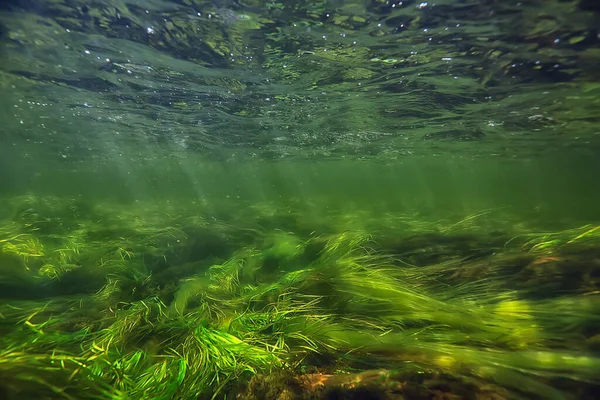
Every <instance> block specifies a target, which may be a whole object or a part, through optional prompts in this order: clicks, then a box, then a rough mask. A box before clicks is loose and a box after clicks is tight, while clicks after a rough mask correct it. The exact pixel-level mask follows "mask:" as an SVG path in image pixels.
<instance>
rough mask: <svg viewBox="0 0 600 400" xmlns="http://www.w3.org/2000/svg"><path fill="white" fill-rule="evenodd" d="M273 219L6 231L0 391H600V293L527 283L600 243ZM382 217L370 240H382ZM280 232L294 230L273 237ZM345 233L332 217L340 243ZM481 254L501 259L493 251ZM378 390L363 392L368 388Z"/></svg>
mask: <svg viewBox="0 0 600 400" xmlns="http://www.w3.org/2000/svg"><path fill="white" fill-rule="evenodd" d="M32 202H34V201H33V200H32V199H29V200H28V203H32ZM34 203H35V202H34ZM257 210H260V207H254V208H253V210H252V211H251V212H254V213H256V212H257ZM52 212H53V213H54V214H60V209H59V207H58V206H56V204H55V206H54V207H53V208H52ZM265 213H268V214H269V217H265V215H254V216H253V218H250V217H249V216H246V217H245V218H240V220H244V221H247V226H243V224H240V226H237V227H233V226H231V225H228V224H225V223H221V222H217V221H215V223H214V224H211V223H209V222H207V221H206V220H205V219H203V218H201V217H199V216H198V215H199V210H197V209H194V210H192V211H191V212H190V215H189V216H187V215H186V214H185V212H180V213H178V214H173V215H165V216H164V217H162V218H161V217H160V216H159V214H157V213H154V212H153V211H148V210H145V211H143V212H138V213H137V214H134V213H131V212H128V211H126V210H125V209H122V210H117V209H108V208H106V209H104V210H103V209H102V208H98V209H97V210H91V209H88V210H87V215H88V216H89V218H78V223H77V225H75V224H73V223H72V222H70V221H65V223H64V224H63V225H62V227H63V228H61V227H60V226H59V227H53V228H52V229H49V230H48V231H47V233H44V232H41V231H34V232H30V231H29V230H28V227H26V226H22V225H19V223H18V218H17V222H14V221H12V220H7V221H5V222H4V223H3V224H2V228H0V235H1V236H0V245H1V246H2V252H0V261H1V262H2V264H1V265H0V278H2V281H1V282H0V283H1V284H2V287H3V288H6V289H9V288H11V287H17V288H20V289H19V291H13V292H11V291H3V292H2V294H1V295H2V297H3V300H2V301H1V302H0V378H2V379H1V380H2V382H3V383H2V384H1V385H0V389H1V390H3V391H4V392H5V393H7V396H8V398H22V397H23V396H30V397H31V396H35V397H40V396H41V397H48V398H73V399H75V398H105V399H115V398H129V399H137V398H139V399H142V398H155V399H171V398H174V397H176V398H198V397H201V398H204V397H206V396H208V397H211V396H213V397H215V396H217V397H219V396H224V395H225V394H226V393H230V392H231V391H232V390H234V389H235V388H236V387H238V386H239V384H240V383H243V382H247V381H248V380H249V379H250V378H251V377H252V376H256V375H264V374H271V373H276V372H277V373H279V372H281V371H288V372H291V373H293V374H299V373H300V372H302V371H306V370H307V369H311V368H312V369H313V370H316V371H321V372H320V373H322V374H328V375H327V376H329V375H331V374H332V373H333V372H334V371H338V372H340V371H343V372H352V371H354V372H355V371H361V370H369V369H373V368H384V369H386V370H387V371H394V370H398V371H401V370H404V369H405V368H406V365H411V366H412V368H413V369H414V370H416V371H421V372H420V373H439V374H443V375H444V376H452V377H455V379H463V380H468V381H470V382H479V383H478V384H477V385H479V387H483V386H485V385H486V384H488V383H490V382H494V383H495V384H496V385H498V387H502V388H504V389H502V390H507V391H510V392H511V393H525V394H526V395H530V394H533V393H535V394H537V395H540V396H542V397H544V398H558V397H561V396H564V395H565V392H564V391H563V390H562V389H561V388H560V386H558V387H557V386H555V385H554V383H553V382H554V381H553V380H566V381H569V382H579V384H588V385H597V384H598V382H597V374H596V371H598V369H599V368H600V365H599V362H600V360H599V359H598V358H597V357H594V356H593V354H592V353H590V349H592V348H593V343H594V337H595V335H598V331H599V327H600V304H599V302H598V298H597V296H594V295H588V296H583V295H582V294H583V293H589V292H590V289H589V285H592V284H593V281H590V280H589V279H587V278H585V277H578V278H577V279H576V280H574V282H576V283H577V285H578V286H575V288H576V290H574V291H571V294H570V295H569V296H564V295H563V296H558V295H552V294H551V293H550V294H548V293H546V294H545V295H544V296H539V295H538V292H536V291H535V290H534V289H531V288H529V286H528V285H530V286H535V285H536V284H537V283H538V282H539V279H542V278H539V277H536V276H535V275H531V274H530V272H529V271H530V269H531V268H539V267H540V265H542V264H540V263H537V264H536V260H538V259H539V257H542V256H543V257H550V256H552V257H557V258H558V257H560V260H562V261H561V262H565V263H566V262H572V261H573V260H575V261H578V260H579V259H580V258H581V257H583V256H582V255H581V254H598V252H599V251H600V250H598V249H599V245H600V243H599V242H598V240H597V239H598V234H597V232H598V230H597V229H596V228H594V227H592V226H587V227H583V228H581V229H577V230H570V231H563V232H559V233H549V234H543V235H532V234H520V232H517V234H520V235H518V236H515V237H514V238H513V239H512V240H509V238H510V237H509V236H502V237H499V238H495V237H490V238H487V237H485V236H484V235H482V234H479V233H477V234H475V233H474V234H472V235H470V234H469V233H468V232H467V233H465V229H466V223H467V222H468V224H469V225H471V224H473V223H474V220H475V218H467V219H464V220H460V221H461V222H460V224H459V225H460V228H461V230H460V233H456V234H455V235H454V236H453V235H452V234H450V233H445V234H441V233H439V232H437V231H436V228H435V226H434V225H435V224H433V223H428V222H426V221H418V220H415V219H411V218H407V217H400V216H399V217H396V218H390V216H389V215H386V216H385V220H384V221H382V226H387V227H389V230H388V231H385V230H383V229H382V230H380V231H377V232H376V233H374V234H373V235H370V234H369V233H367V232H368V231H366V230H349V229H347V230H339V231H337V232H328V233H325V234H322V235H320V234H319V233H318V232H312V231H310V230H309V229H305V227H308V226H310V221H302V222H301V223H302V225H303V227H302V228H300V231H303V232H307V234H306V235H305V236H301V235H298V234H295V233H293V230H296V229H298V225H297V224H299V223H300V222H299V220H298V219H294V218H293V219H289V218H288V219H285V218H280V216H279V215H278V213H277V211H276V209H273V208H272V207H265ZM283 213H284V214H286V215H289V210H288V209H286V210H285V211H284V212H283ZM42 214H43V213H42ZM42 214H40V215H38V216H37V218H43V217H44V216H43V215H42ZM15 215H21V214H18V213H17V214H15ZM482 215H484V214H482ZM11 218H15V217H11ZM65 218H66V217H65ZM370 218H371V217H368V216H364V219H363V221H365V223H361V224H359V225H360V226H361V227H368V226H371V225H376V221H375V219H374V217H373V218H371V219H370ZM275 220H277V221H280V222H282V221H288V223H290V224H291V225H288V226H286V225H281V229H282V230H279V229H273V228H272V227H271V225H272V223H273V222H272V221H275ZM347 220H351V221H354V219H353V218H351V216H350V215H342V216H335V215H334V216H332V218H331V220H330V221H333V222H332V224H331V225H330V226H335V225H336V224H341V225H343V224H344V222H341V223H340V221H347ZM98 221H102V222H101V223H100V222H98ZM257 221H264V223H265V226H269V228H266V229H264V228H262V225H261V223H262V222H261V223H258V222H257ZM269 221H271V222H269ZM323 222H324V221H316V222H315V225H316V226H324V224H323ZM328 222H329V221H328ZM438 223H439V222H438ZM386 224H387V225H386ZM352 225H353V226H356V221H354V222H352ZM444 226H448V227H449V228H448V229H450V230H454V229H455V228H456V227H457V224H456V223H455V222H454V223H453V222H449V223H448V224H446V225H444ZM453 226H454V227H453ZM473 228H474V229H477V226H473ZM61 229H62V230H61ZM283 229H285V230H283ZM233 238H237V240H238V242H239V243H236V245H237V248H236V246H232V245H231V243H230V242H231V241H232V240H233ZM377 238H379V239H380V240H381V241H379V240H377ZM484 243H488V246H491V247H492V248H493V252H480V250H481V249H479V248H478V247H481V246H483V244H484ZM547 243H551V245H542V246H540V245H539V244H547ZM423 244H426V245H427V246H426V247H422V248H425V249H426V251H427V252H428V253H431V254H434V253H438V254H439V253H442V254H444V257H443V258H441V260H443V261H441V262H438V263H434V264H431V265H425V266H418V265H415V264H413V263H411V262H407V261H405V259H408V260H410V261H415V260H417V261H418V260H419V259H421V258H417V257H416V256H415V255H416V254H417V253H416V252H415V250H414V249H415V248H417V247H419V246H422V245H423ZM19 246H21V247H19ZM27 246H31V247H27ZM573 246H577V247H576V249H577V253H574V252H573V249H574V247H573ZM550 248H551V249H552V250H551V254H550V253H543V252H542V251H547V250H549V249H550ZM15 249H20V250H19V251H16V250H15ZM473 249H475V250H477V252H475V254H474V255H469V252H470V251H472V250H473ZM523 250H525V251H523ZM540 252H541V253H540ZM32 254H34V255H35V262H33V260H34V258H33V256H32ZM398 256H399V257H400V260H399V259H398ZM432 257H433V256H432ZM423 259H424V258H423ZM532 265H533V266H532ZM561 265H562V264H561ZM561 265H554V267H555V268H558V269H557V271H558V272H557V274H558V273H559V272H560V273H563V272H561V271H560V270H559V269H560V267H561ZM565 265H566V264H565ZM546 267H547V266H546ZM27 268H29V269H27ZM586 268H587V267H586ZM509 271H512V273H516V276H518V277H519V278H521V277H527V278H528V279H530V281H526V282H522V281H520V280H517V279H516V278H513V277H512V275H511V274H509ZM515 271H516V272H515ZM586 271H587V270H586ZM587 273H588V275H589V274H591V272H590V271H588V272H587ZM558 276H560V275H558ZM590 276H591V275H590ZM531 279H538V280H537V281H535V280H531ZM542 282H543V283H544V285H545V284H551V283H552V282H553V281H552V280H546V281H542ZM317 375H318V374H313V375H307V379H309V378H308V377H310V376H312V377H313V378H314V377H315V376H317ZM384 375H385V376H387V377H388V378H386V379H388V381H389V379H390V378H389V376H390V373H385V374H384ZM400 375H402V374H400ZM324 376H325V375H322V376H321V378H319V379H320V381H319V382H321V381H323V382H329V384H331V382H336V379H331V378H326V379H325V378H324ZM333 376H337V375H333ZM368 376H371V375H369V373H368V372H365V373H364V375H360V374H359V375H356V376H355V378H356V379H359V378H360V379H364V381H365V382H371V383H372V382H373V381H372V380H371V379H368ZM393 376H395V375H393ZM402 376H404V375H402ZM311 379H312V378H311ZM356 379H355V381H353V382H357V381H356ZM360 379H359V380H360ZM398 379H400V378H398ZM402 379H405V378H402ZM407 379H408V378H407ZM409 380H410V379H409ZM339 382H349V381H348V380H344V379H340V380H339ZM483 382H487V383H483ZM329 384H326V383H323V385H325V386H327V385H329ZM354 384H355V383H353V385H354ZM313 386H314V385H313ZM313 386H310V385H309V386H306V387H305V389H306V390H309V391H310V390H312V389H310V387H313ZM403 387H404V386H403ZM249 390H250V389H249Z"/></svg>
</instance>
